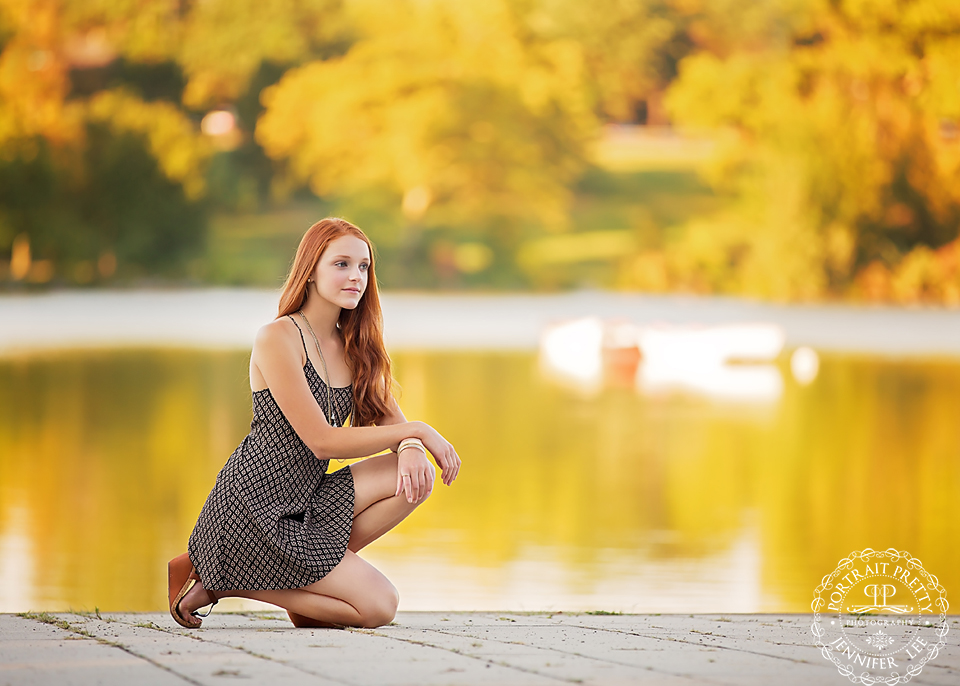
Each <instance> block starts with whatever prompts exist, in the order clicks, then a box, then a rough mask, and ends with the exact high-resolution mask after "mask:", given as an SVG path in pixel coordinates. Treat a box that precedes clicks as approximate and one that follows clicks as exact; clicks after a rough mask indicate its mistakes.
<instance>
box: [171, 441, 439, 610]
mask: <svg viewBox="0 0 960 686" xmlns="http://www.w3.org/2000/svg"><path fill="white" fill-rule="evenodd" d="M346 468H347V469H350V470H352V472H353V478H354V488H355V498H354V520H353V527H352V530H351V533H350V540H349V542H348V543H347V552H346V555H345V556H344V558H343V561H341V563H340V564H338V565H337V566H336V567H335V568H334V569H333V570H332V571H331V572H330V573H329V574H327V575H326V576H325V577H324V578H322V579H320V580H319V581H317V582H316V583H314V584H311V585H310V586H305V587H303V588H295V589H283V590H274V591H223V592H217V593H216V595H217V597H218V598H228V597H232V598H252V599H253V600H260V601H263V602H267V603H270V604H272V605H278V606H279V607H282V608H284V609H285V610H289V611H290V612H294V613H296V614H300V615H304V616H305V617H311V618H315V619H317V620H319V621H320V623H322V624H324V625H326V626H338V625H345V626H362V627H376V626H382V625H383V624H388V623H389V622H391V621H392V620H393V617H394V616H395V614H396V610H397V605H398V603H399V601H400V596H399V594H398V593H397V589H396V588H395V587H394V586H393V584H391V583H390V581H389V580H388V579H387V578H386V577H385V576H383V574H381V573H380V572H379V571H378V570H377V569H376V568H374V567H373V566H372V565H370V564H369V563H368V562H366V561H365V560H363V559H361V558H360V557H358V556H357V555H356V552H357V551H358V550H360V549H361V548H363V547H364V546H366V545H368V544H369V543H370V542H372V541H374V540H376V539H377V538H379V537H380V536H382V535H383V534H384V533H386V532H387V531H389V530H390V529H392V528H393V527H394V526H396V525H397V524H398V523H400V522H401V521H402V520H403V519H404V518H405V517H406V516H407V515H409V514H410V513H411V512H413V510H415V509H416V507H417V505H418V504H419V503H410V502H407V499H406V497H405V496H404V495H403V494H402V493H401V494H400V495H394V492H395V490H396V478H397V456H396V454H395V453H388V454H386V455H379V456H377V457H372V458H369V459H367V460H364V461H363V462H357V463H354V464H352V465H350V466H348V467H346ZM420 502H423V500H422V499H421V501H420ZM206 603H207V599H206V593H204V592H203V587H202V585H201V584H199V583H198V584H196V585H195V586H194V588H192V589H191V590H190V592H189V593H188V594H187V595H186V597H184V599H183V600H182V601H181V602H180V608H181V611H182V612H183V614H184V615H187V616H189V613H190V612H191V611H192V610H196V609H198V608H200V607H203V606H204V605H205V604H206Z"/></svg>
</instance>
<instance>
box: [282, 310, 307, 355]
mask: <svg viewBox="0 0 960 686" xmlns="http://www.w3.org/2000/svg"><path fill="white" fill-rule="evenodd" d="M287 316H288V317H290V321H292V322H293V325H294V326H295V327H297V331H299V332H300V342H301V343H303V354H304V355H306V356H307V360H309V359H310V355H309V353H307V342H306V341H305V340H304V339H303V329H301V328H300V325H299V324H297V320H296V319H294V318H293V315H292V314H288V315H287Z"/></svg>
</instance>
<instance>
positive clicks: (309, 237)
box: [277, 217, 393, 426]
mask: <svg viewBox="0 0 960 686" xmlns="http://www.w3.org/2000/svg"><path fill="white" fill-rule="evenodd" d="M340 236H356V237H357V238H359V239H360V240H362V241H363V242H364V243H366V244H367V248H368V249H369V250H370V266H369V267H368V269H367V275H368V278H367V289H366V290H365V291H364V293H363V296H361V298H360V302H359V303H358V304H357V306H356V308H354V309H352V310H350V309H347V308H343V309H342V310H340V319H339V326H340V333H341V335H342V336H343V348H344V354H345V357H346V361H347V365H348V366H349V367H350V371H351V372H352V374H353V418H352V419H351V421H350V425H351V426H371V425H373V424H376V423H377V422H379V421H380V420H381V419H383V417H384V416H385V415H386V414H387V412H388V411H389V409H390V400H391V397H392V388H393V376H392V374H391V371H390V357H389V356H388V355H387V350H386V348H385V347H384V345H383V314H382V311H381V309H380V293H379V291H378V290H377V275H376V273H375V272H374V268H373V267H374V254H373V245H372V244H371V243H370V239H369V238H367V236H366V234H364V233H363V231H361V230H360V229H359V228H357V227H356V226H354V225H353V224H351V223H350V222H348V221H346V220H344V219H339V218H337V217H327V218H326V219H321V220H320V221H318V222H317V223H316V224H314V225H313V226H311V227H310V228H309V229H307V232H306V233H305V234H303V238H302V239H301V240H300V247H298V248H297V255H296V257H294V258H293V266H291V267H290V274H289V275H288V276H287V281H286V283H284V284H283V292H282V293H281V294H280V308H279V314H278V315H277V319H279V318H280V317H284V316H286V315H288V314H292V313H294V312H296V311H297V310H299V309H300V308H301V307H303V303H304V302H305V301H306V299H307V279H308V278H309V277H310V275H311V274H312V273H313V270H314V269H315V268H316V266H317V262H318V261H319V260H320V256H321V255H323V251H324V250H326V249H327V246H328V245H329V244H330V241H332V240H334V239H336V238H340Z"/></svg>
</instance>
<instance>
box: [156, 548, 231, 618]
mask: <svg viewBox="0 0 960 686" xmlns="http://www.w3.org/2000/svg"><path fill="white" fill-rule="evenodd" d="M198 581H200V576H199V575H198V574H197V570H196V569H194V567H193V562H191V561H190V556H189V555H188V554H187V553H184V554H183V555H178V556H177V557H175V558H173V559H172V560H170V562H169V563H168V564H167V596H168V598H169V600H170V616H171V617H173V619H174V621H176V622H177V624H179V625H180V626H182V627H185V628H187V629H199V628H200V624H196V625H194V624H189V623H188V622H187V620H186V619H184V618H183V615H181V614H180V601H181V600H183V597H184V596H185V595H187V593H188V592H189V591H190V589H191V588H193V586H194V584H196V583H197V582H198ZM177 589H180V590H179V592H178V591H177ZM204 591H206V593H207V598H208V599H209V600H210V609H209V610H208V611H207V613H206V614H200V613H199V612H197V611H196V610H194V611H193V612H191V613H190V614H191V615H193V616H194V617H209V616H210V613H211V612H213V606H214V605H216V604H217V603H218V602H220V601H219V599H218V598H217V596H215V595H214V594H213V592H212V591H210V590H207V589H204ZM201 624H202V622H201Z"/></svg>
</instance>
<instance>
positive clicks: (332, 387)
mask: <svg viewBox="0 0 960 686" xmlns="http://www.w3.org/2000/svg"><path fill="white" fill-rule="evenodd" d="M279 309H280V312H279V315H278V317H277V318H276V319H275V320H274V321H272V322H270V323H269V324H267V325H265V326H264V327H262V328H261V329H260V331H259V333H258V334H257V338H256V341H255V342H254V345H253V352H252V354H251V356H250V385H251V390H252V392H253V421H252V422H251V425H250V434H249V435H248V436H247V437H246V438H244V439H243V442H242V443H241V444H240V446H239V447H238V448H237V449H236V451H234V453H233V454H232V455H231V456H230V458H229V459H228V460H227V463H226V465H224V467H223V469H221V470H220V473H219V474H218V475H217V480H216V485H214V487H213V490H212V491H211V492H210V495H209V496H208V497H207V500H206V503H205V504H204V506H203V509H202V510H201V512H200V516H199V518H198V519H197V524H196V526H195V527H194V529H193V532H192V533H191V534H190V540H189V544H188V547H187V552H186V553H184V554H183V555H180V556H179V557H177V558H174V559H173V560H171V561H170V564H169V565H168V575H169V589H168V591H169V600H170V614H171V615H172V616H173V618H174V619H175V620H176V621H177V622H178V623H179V624H181V625H182V626H185V627H187V628H196V627H199V626H200V623H201V620H200V619H199V617H206V616H207V615H209V614H210V612H209V611H208V612H207V613H206V614H203V615H201V614H199V613H198V612H197V610H198V609H199V608H201V607H203V606H205V605H211V608H210V610H211V611H212V609H213V607H212V606H213V605H215V604H216V603H217V602H218V601H219V599H220V598H225V597H241V598H253V599H255V600H262V601H265V602H267V603H272V604H273V605H278V606H280V607H282V608H285V609H286V610H287V614H288V615H289V616H290V619H291V621H292V622H293V623H294V625H296V626H357V627H376V626H381V625H383V624H387V623H389V622H390V621H392V620H393V617H394V615H395V613H396V610H397V603H398V602H399V596H398V594H397V589H396V588H394V586H393V584H391V583H390V581H389V580H387V578H386V577H385V576H383V574H381V573H380V572H379V571H377V570H376V569H375V568H374V567H372V566H371V565H370V564H369V563H367V562H365V561H364V560H362V559H361V558H360V557H359V556H358V555H357V552H358V551H359V550H360V549H361V548H363V547H364V546H365V545H367V544H368V543H370V542H371V541H374V540H376V539H377V538H379V537H380V536H382V535H383V534H384V533H386V532H387V531H389V530H390V529H392V528H393V527H394V526H396V525H397V524H398V523H399V522H400V521H401V520H403V518H404V517H406V516H407V515H409V514H410V513H411V512H412V511H413V510H414V509H415V508H416V507H417V505H419V504H420V503H421V502H423V500H424V498H426V497H427V496H428V495H429V494H430V492H431V491H432V490H433V483H434V478H435V471H434V468H433V466H432V465H431V464H430V462H429V461H428V459H427V451H429V452H430V453H431V454H432V455H433V457H434V459H435V460H436V462H437V465H439V467H440V469H441V478H442V480H443V482H444V483H445V484H447V485H448V486H449V485H450V484H452V483H453V481H454V480H455V479H456V478H457V474H458V472H459V470H460V458H459V457H458V456H457V453H456V451H455V450H454V449H453V446H452V445H450V443H448V442H447V441H446V440H445V439H444V438H443V437H442V436H441V435H440V434H439V433H437V432H436V431H435V430H434V429H433V428H431V427H430V426H428V425H427V424H425V423H423V422H416V421H413V422H408V421H407V420H406V418H405V417H404V416H403V413H402V412H401V411H400V408H399V406H398V405H397V402H396V400H395V399H394V397H393V394H392V393H391V385H392V381H393V379H392V376H391V373H390V359H389V357H387V353H386V350H385V349H384V347H383V335H382V320H381V313H380V297H379V295H378V293H377V282H376V276H375V274H374V269H373V250H372V248H371V245H370V241H369V240H368V239H367V237H366V236H365V235H364V233H363V232H362V231H361V230H360V229H358V228H357V227H356V226H354V225H352V224H350V223H349V222H346V221H344V220H342V219H334V218H328V219H323V220H322V221H319V222H317V223H316V224H314V225H313V226H311V227H310V229H309V230H308V231H307V232H306V234H305V235H304V237H303V240H302V241H301V242H300V247H299V248H298V249H297V254H296V257H295V258H294V263H293V267H292V268H291V270H290V275H289V276H288V277H287V282H286V284H285V285H284V287H283V293H282V294H281V296H280V308H279ZM348 416H349V417H350V426H349V427H345V426H344V421H345V420H346V419H347V417H348ZM424 447H425V448H426V450H424ZM383 451H389V452H383ZM381 452H383V454H377V455H374V454H375V453H381ZM368 455H374V457H370V458H368V459H366V460H363V461H362V462H356V463H353V464H350V465H348V466H347V467H345V468H343V469H339V470H337V471H335V472H332V473H328V472H327V466H328V463H329V461H330V459H331V458H338V459H347V458H355V457H366V456H368Z"/></svg>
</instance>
